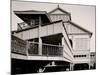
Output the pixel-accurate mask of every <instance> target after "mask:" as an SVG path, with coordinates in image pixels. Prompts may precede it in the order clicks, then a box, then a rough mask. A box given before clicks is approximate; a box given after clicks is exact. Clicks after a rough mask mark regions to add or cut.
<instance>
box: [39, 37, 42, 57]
mask: <svg viewBox="0 0 100 75" xmlns="http://www.w3.org/2000/svg"><path fill="white" fill-rule="evenodd" d="M39 55H42V39H41V38H39Z"/></svg>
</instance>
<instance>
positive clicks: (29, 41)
mask: <svg viewBox="0 0 100 75" xmlns="http://www.w3.org/2000/svg"><path fill="white" fill-rule="evenodd" d="M14 13H15V14H16V16H18V17H19V18H20V19H22V20H23V22H22V23H18V28H17V31H13V32H12V51H11V52H12V53H11V56H12V73H25V72H26V73H30V72H32V73H33V72H34V73H35V72H49V71H50V72H53V71H66V70H81V69H89V64H90V38H91V36H92V33H91V32H90V31H88V30H86V29H84V28H82V27H80V26H79V25H77V24H75V23H74V22H72V20H71V13H69V12H67V11H65V10H63V9H61V8H60V7H59V6H58V7H57V8H56V9H54V10H52V11H51V12H49V13H47V12H46V11H36V10H27V11H14ZM22 64H23V65H22ZM30 64H31V65H30ZM27 69H29V70H27ZM54 69H55V70H54Z"/></svg>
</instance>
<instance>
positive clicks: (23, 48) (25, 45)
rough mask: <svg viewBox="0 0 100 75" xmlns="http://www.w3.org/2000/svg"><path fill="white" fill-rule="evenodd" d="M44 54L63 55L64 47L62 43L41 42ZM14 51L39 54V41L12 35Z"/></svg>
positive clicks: (29, 54)
mask: <svg viewBox="0 0 100 75" xmlns="http://www.w3.org/2000/svg"><path fill="white" fill-rule="evenodd" d="M41 45H42V55H43V56H62V54H63V47H62V46H60V45H52V44H45V43H43V44H41ZM11 46H12V50H11V52H12V53H17V54H23V55H28V56H32V55H36V56H37V55H39V43H38V42H26V41H24V40H21V39H19V38H17V37H15V36H13V35H12V42H11Z"/></svg>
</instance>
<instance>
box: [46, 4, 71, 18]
mask: <svg viewBox="0 0 100 75" xmlns="http://www.w3.org/2000/svg"><path fill="white" fill-rule="evenodd" d="M57 10H59V11H61V12H63V13H64V14H67V15H69V17H70V20H71V13H69V12H67V11H65V10H64V9H62V8H60V7H59V5H58V7H57V8H55V9H53V10H52V11H50V12H48V14H52V13H53V12H55V11H57Z"/></svg>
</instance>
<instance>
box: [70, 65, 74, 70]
mask: <svg viewBox="0 0 100 75" xmlns="http://www.w3.org/2000/svg"><path fill="white" fill-rule="evenodd" d="M73 67H74V66H73V63H70V71H73Z"/></svg>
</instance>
